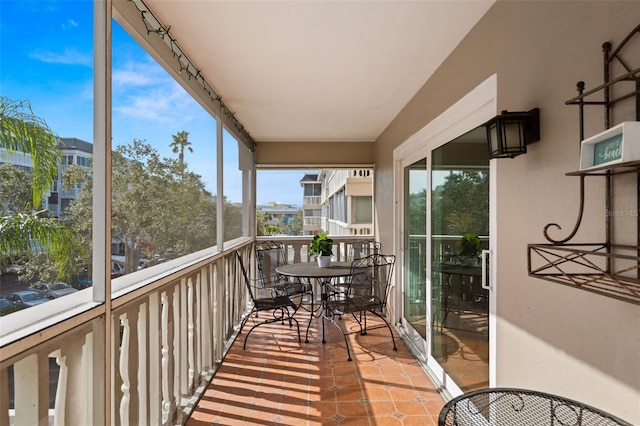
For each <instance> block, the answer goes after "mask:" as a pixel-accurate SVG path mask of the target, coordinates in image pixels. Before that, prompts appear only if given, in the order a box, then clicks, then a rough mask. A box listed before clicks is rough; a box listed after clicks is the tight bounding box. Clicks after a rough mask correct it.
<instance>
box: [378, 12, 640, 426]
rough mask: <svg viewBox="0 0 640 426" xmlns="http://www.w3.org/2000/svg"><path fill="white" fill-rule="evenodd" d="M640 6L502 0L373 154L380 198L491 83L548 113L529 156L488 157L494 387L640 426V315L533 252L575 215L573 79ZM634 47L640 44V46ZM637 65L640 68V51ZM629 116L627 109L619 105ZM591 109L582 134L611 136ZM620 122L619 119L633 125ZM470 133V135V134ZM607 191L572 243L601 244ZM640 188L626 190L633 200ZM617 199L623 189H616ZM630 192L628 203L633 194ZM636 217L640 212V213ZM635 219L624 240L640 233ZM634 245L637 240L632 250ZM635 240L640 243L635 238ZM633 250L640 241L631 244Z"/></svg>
mask: <svg viewBox="0 0 640 426" xmlns="http://www.w3.org/2000/svg"><path fill="white" fill-rule="evenodd" d="M639 18H640V2H637V1H633V2H631V1H629V2H603V1H594V2H573V1H571V2H557V1H554V2H534V1H528V2H498V3H496V4H495V5H494V6H493V7H492V9H490V10H489V12H488V13H487V14H486V15H485V17H484V18H483V19H482V20H481V21H480V22H479V23H478V24H477V25H476V27H475V28H474V30H473V31H472V32H471V33H470V34H469V35H468V36H467V37H466V38H465V40H463V42H462V43H461V44H460V45H459V46H458V48H457V49H456V50H455V51H454V52H453V53H452V55H450V57H449V58H448V59H447V61H445V63H444V64H443V65H442V67H441V68H440V69H439V70H438V71H437V72H436V73H435V74H434V75H433V76H432V78H431V79H429V80H428V81H427V82H426V83H425V85H424V87H423V88H422V89H421V90H420V91H419V92H418V94H417V95H416V96H415V98H414V99H413V100H412V101H411V102H410V103H409V104H408V105H407V106H406V108H405V109H404V110H403V111H402V112H401V114H400V115H399V116H398V117H397V118H396V120H394V121H393V122H392V123H391V125H390V126H389V128H388V129H387V130H386V131H385V132H384V134H383V135H382V136H381V138H380V139H379V140H378V141H377V143H376V145H375V149H376V151H375V162H376V179H375V197H376V199H377V200H381V199H386V198H385V197H387V198H388V197H389V195H390V194H389V188H393V187H394V176H393V155H392V151H393V149H394V148H395V147H397V146H399V145H400V144H401V143H402V142H404V141H405V140H406V139H407V138H408V137H409V136H411V135H412V134H414V133H415V132H416V131H418V130H420V129H421V128H423V127H424V126H426V125H427V124H428V123H430V122H431V121H432V120H433V119H434V118H436V117H438V115H439V114H441V113H442V112H443V111H444V110H446V108H448V107H449V106H450V105H452V104H453V103H455V102H456V101H458V100H459V99H460V98H462V97H463V96H464V95H465V94H466V93H468V92H469V91H471V90H472V89H473V88H474V87H476V86H477V85H478V84H479V83H481V82H482V81H484V80H485V79H486V78H487V77H489V76H490V75H492V74H497V84H498V93H497V99H498V109H497V111H496V114H497V113H498V112H499V111H500V110H503V109H507V110H514V111H515V110H528V109H531V108H534V107H538V108H540V112H541V117H540V122H541V140H540V141H539V142H538V143H536V144H534V145H531V146H530V147H529V152H528V153H527V155H523V156H520V157H517V158H515V159H512V160H508V159H503V160H492V161H493V162H492V167H494V168H496V172H497V186H496V188H497V192H496V203H497V209H496V211H494V212H492V214H494V215H496V217H497V220H498V223H499V225H498V227H497V229H495V230H494V232H495V236H496V245H495V247H493V249H494V252H495V258H494V260H495V263H494V265H495V267H496V268H497V280H496V283H495V287H496V292H497V304H496V306H497V312H496V314H497V316H496V318H497V321H496V324H497V337H496V342H497V353H496V358H495V360H496V371H495V372H496V385H497V386H515V387H523V388H532V389H538V390H542V391H546V392H550V393H555V394H560V395H564V396H567V397H570V398H573V399H576V400H579V401H583V402H585V403H588V404H592V405H594V406H596V407H599V408H602V409H604V410H606V411H609V412H611V413H614V414H616V415H618V416H620V417H622V418H624V419H626V420H628V421H630V422H632V423H635V424H640V403H639V401H640V307H638V306H637V305H633V304H630V303H625V302H621V301H616V300H613V299H610V298H606V297H603V296H599V295H595V294H592V293H589V292H585V291H580V290H577V289H574V288H569V287H565V286H561V285H558V284H554V283H550V282H547V281H543V280H540V279H536V278H530V277H528V275H527V244H528V243H536V242H545V240H544V237H543V235H542V230H543V228H544V226H545V225H546V224H548V223H550V222H556V223H558V224H560V225H561V226H562V228H563V229H562V230H561V231H557V232H554V233H553V235H554V236H555V237H564V236H565V235H567V234H568V233H569V232H570V230H571V229H572V228H573V225H574V223H575V221H576V217H577V213H578V201H579V193H578V189H579V179H578V178H576V177H567V176H565V173H567V172H570V171H574V170H577V169H578V159H579V133H578V128H579V127H578V126H579V122H578V108H577V107H576V106H567V105H565V101H566V100H567V99H570V98H572V97H574V96H575V95H576V94H577V92H576V88H575V87H576V82H577V81H579V80H583V81H585V82H586V84H587V89H589V88H592V87H595V86H597V85H599V84H601V83H602V81H603V77H602V49H601V46H602V43H603V42H605V41H611V42H612V43H613V45H614V47H615V46H616V45H617V43H619V42H620V41H621V40H622V39H623V38H624V37H625V36H626V35H627V33H628V32H629V31H631V30H632V29H633V28H634V27H635V26H636V25H638V24H639V23H640V19H639ZM636 46H638V45H636ZM631 66H633V67H637V66H640V47H638V48H637V52H636V53H635V61H634V62H633V63H632V64H631ZM623 109H624V108H623ZM602 117H603V113H602V109H601V108H600V107H590V108H589V109H588V114H587V117H586V118H587V123H586V124H587V125H586V127H587V129H586V135H587V136H589V135H592V134H594V133H598V132H600V131H602V130H604V127H603V118H602ZM633 119H634V118H633V117H631V116H625V115H622V114H617V116H616V120H617V121H621V120H633ZM468 130H471V129H468ZM603 183H604V182H602V181H599V180H594V179H593V178H592V179H591V180H588V182H587V191H586V193H587V203H586V208H585V216H584V219H583V225H582V227H581V229H580V232H579V233H578V235H577V236H576V238H575V239H574V242H602V241H603V240H604V204H603V191H602V188H603ZM635 184H636V182H635V179H631V180H628V182H626V183H623V184H622V185H620V186H619V189H620V190H622V192H623V193H625V194H627V195H629V194H631V195H633V189H634V188H635ZM616 190H618V188H617V189H616ZM627 195H625V197H627ZM629 208H633V205H632V206H631V207H629ZM393 215H394V206H393V203H380V202H377V203H376V222H377V224H378V226H376V231H375V232H376V235H377V236H378V237H379V239H380V241H381V242H382V245H383V247H385V246H386V247H391V246H393V242H394V238H393V232H394V229H393V228H392V227H389V226H379V224H389V223H392V222H393V220H394V217H393ZM637 233H638V231H637V229H636V228H635V223H634V222H633V221H627V222H625V224H624V225H622V226H618V229H617V234H618V235H626V236H631V237H632V239H633V237H635V236H636V235H637ZM625 242H626V243H629V242H630V241H625ZM631 242H633V241H631ZM633 243H634V244H635V242H633Z"/></svg>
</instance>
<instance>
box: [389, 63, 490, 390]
mask: <svg viewBox="0 0 640 426" xmlns="http://www.w3.org/2000/svg"><path fill="white" fill-rule="evenodd" d="M497 82H498V79H497V75H496V74H494V75H492V76H490V77H489V78H487V79H486V80H485V81H483V82H482V83H480V84H479V85H478V86H477V87H476V88H475V89H473V90H472V91H470V92H469V93H468V94H466V95H465V96H463V97H462V98H461V99H460V100H458V101H457V102H456V103H455V104H453V105H451V106H450V107H449V108H448V109H447V110H446V111H444V112H443V113H442V114H440V115H439V116H438V117H436V118H435V119H433V120H432V121H431V122H430V123H428V124H427V125H426V126H424V127H423V128H422V129H420V130H418V131H417V132H416V133H414V134H413V135H411V136H410V137H409V138H407V140H406V141H404V142H403V143H402V144H401V145H399V146H398V147H396V148H395V149H394V150H393V160H394V192H395V193H394V199H395V200H396V209H395V214H394V231H395V232H394V235H395V240H394V252H395V253H396V254H397V256H398V262H399V264H400V265H403V264H404V256H403V255H404V250H403V235H404V234H403V232H404V224H403V218H404V216H403V212H402V209H403V206H404V203H403V198H404V196H403V193H404V188H403V185H404V167H403V166H404V165H405V164H406V162H407V160H408V159H411V160H413V161H416V158H417V157H420V158H423V157H424V158H428V157H429V156H430V153H431V152H432V151H433V150H434V149H436V148H438V147H440V146H442V145H444V144H445V143H447V142H449V141H451V140H453V139H455V138H456V137H458V136H461V135H463V134H464V133H466V132H468V131H470V130H473V129H475V128H477V127H479V126H481V125H483V124H484V123H486V122H487V121H488V120H490V119H491V118H493V117H495V115H496V111H497V92H498V84H497ZM414 157H416V158H414ZM417 159H419V158H417ZM427 163H428V162H427ZM496 169H497V163H496V162H495V161H490V188H489V199H490V206H489V209H490V225H489V226H490V228H489V229H490V245H491V249H492V252H493V256H491V260H490V262H491V264H490V269H491V272H490V275H491V282H492V285H493V291H491V292H490V304H489V305H490V306H489V339H490V346H489V351H490V355H489V359H490V363H489V385H490V386H495V383H496V377H495V376H496V372H495V370H496V368H495V367H496V359H495V358H496V341H495V340H496V339H495V337H496V321H495V319H496V314H495V313H496V312H495V311H496V306H495V305H496V303H495V302H496V288H497V285H496V280H495V277H496V275H497V274H496V264H497V263H496V259H497V255H496V254H497V253H498V248H497V246H496V241H497V238H496V233H497V229H496V223H495V212H496V206H497V203H496V179H495V177H496V174H497V172H496ZM427 170H428V171H429V170H430V165H429V164H427ZM427 226H429V221H427ZM427 231H428V232H429V229H428V230H427ZM428 269H430V266H428ZM430 274H431V272H430V270H428V271H427V280H429V277H430V276H431V275H430ZM401 278H402V274H397V277H396V279H397V280H398V282H397V283H396V285H395V291H396V294H395V300H396V301H397V303H396V305H397V306H394V308H395V309H396V312H402V310H401V303H402V300H403V298H402V291H403V288H402V281H401ZM429 287H430V286H429V285H427V288H429ZM400 315H401V314H400ZM429 346H430V345H428V344H425V350H428V348H429ZM427 367H428V369H429V370H430V373H431V375H432V377H435V379H436V380H438V381H440V382H441V383H442V384H443V385H444V386H445V387H447V389H450V390H451V391H452V394H453V395H454V396H455V394H459V393H462V391H461V390H460V389H459V388H458V387H457V386H455V384H453V383H452V381H451V380H450V379H449V378H448V377H447V375H446V374H445V372H444V370H443V369H442V367H441V366H440V365H439V364H437V362H435V361H434V360H433V358H430V359H429V358H427Z"/></svg>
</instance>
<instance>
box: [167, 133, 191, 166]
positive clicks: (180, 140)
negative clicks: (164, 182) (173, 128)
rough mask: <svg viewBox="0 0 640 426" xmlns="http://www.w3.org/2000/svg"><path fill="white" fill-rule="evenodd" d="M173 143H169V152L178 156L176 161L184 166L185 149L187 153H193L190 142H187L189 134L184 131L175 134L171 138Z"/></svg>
mask: <svg viewBox="0 0 640 426" xmlns="http://www.w3.org/2000/svg"><path fill="white" fill-rule="evenodd" d="M172 138H173V142H171V145H169V146H170V147H171V150H172V151H173V153H174V154H178V161H180V165H181V166H184V149H185V148H187V149H188V150H189V152H193V148H191V142H189V132H186V131H184V130H182V131H180V132H178V133H176V134H175V135H173V136H172Z"/></svg>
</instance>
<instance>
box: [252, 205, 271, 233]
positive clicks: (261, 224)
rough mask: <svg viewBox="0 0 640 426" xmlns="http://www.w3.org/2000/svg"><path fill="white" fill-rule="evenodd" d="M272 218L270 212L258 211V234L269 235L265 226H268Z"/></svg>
mask: <svg viewBox="0 0 640 426" xmlns="http://www.w3.org/2000/svg"><path fill="white" fill-rule="evenodd" d="M269 220H271V215H270V214H269V213H266V212H263V211H260V210H258V211H256V235H257V236H263V235H269V234H267V232H266V231H265V227H266V226H267V222H269Z"/></svg>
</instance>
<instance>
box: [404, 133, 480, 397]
mask: <svg viewBox="0 0 640 426" xmlns="http://www.w3.org/2000/svg"><path fill="white" fill-rule="evenodd" d="M403 172H404V180H403V186H404V188H403V215H402V217H403V266H404V273H403V278H402V281H403V296H404V297H403V302H404V305H403V311H402V312H403V325H404V327H405V329H406V330H407V335H408V337H409V338H410V339H411V340H412V341H413V342H414V343H415V344H416V347H417V348H418V349H419V350H424V352H425V353H424V355H425V358H426V359H427V363H428V365H429V367H430V369H431V370H432V371H433V373H434V376H435V377H438V378H439V379H440V380H441V381H442V383H443V385H444V386H446V387H447V388H449V390H450V392H451V393H453V394H457V393H460V392H464V391H468V390H472V389H476V388H480V387H486V386H488V385H489V291H488V290H486V289H485V288H484V287H483V285H482V265H481V261H482V257H481V252H482V250H486V249H488V248H489V158H488V153H487V145H486V133H485V129H484V127H480V128H478V129H475V130H473V131H471V132H469V133H467V134H464V135H462V136H460V137H458V138H456V139H454V140H452V141H450V142H448V143H445V144H442V145H440V146H438V147H434V148H432V149H430V150H428V151H427V150H425V152H424V154H423V155H422V156H421V158H411V159H405V160H404V161H403Z"/></svg>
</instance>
